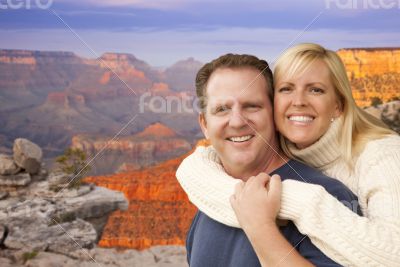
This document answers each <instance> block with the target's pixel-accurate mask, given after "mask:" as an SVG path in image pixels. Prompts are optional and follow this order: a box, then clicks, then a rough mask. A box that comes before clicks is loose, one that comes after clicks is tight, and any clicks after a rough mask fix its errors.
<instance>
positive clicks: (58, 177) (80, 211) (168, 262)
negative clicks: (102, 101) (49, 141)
mask: <svg viewBox="0 0 400 267" xmlns="http://www.w3.org/2000/svg"><path fill="white" fill-rule="evenodd" d="M14 147H17V148H16V149H14V156H11V155H1V156H0V173H1V175H0V185H1V189H0V266H2V267H6V266H22V265H24V266H32V267H34V266H35V267H36V266H37V267H39V266H99V264H101V265H103V264H104V266H138V264H139V265H141V266H171V267H172V266H186V263H185V261H186V260H185V250H184V248H183V247H174V246H170V247H153V248H150V249H148V250H146V251H142V252H139V251H134V250H127V251H116V250H106V249H102V248H97V246H96V243H97V241H98V239H99V238H100V236H101V235H102V232H103V228H104V225H105V223H106V221H107V219H108V216H109V215H110V214H111V213H112V212H114V211H116V210H126V209H127V208H128V202H127V201H126V199H125V197H124V195H123V193H121V192H116V191H113V190H110V189H106V188H102V187H97V186H95V185H94V184H84V185H82V186H80V187H79V188H68V187H67V185H68V183H69V182H70V181H71V179H73V178H74V177H72V176H70V175H67V174H65V173H49V174H48V173H47V171H46V170H45V169H44V166H43V164H42V162H41V160H40V159H41V153H42V152H41V148H40V147H38V146H37V145H36V144H34V143H32V142H30V141H29V140H26V139H17V140H15V143H14ZM16 154H18V155H16ZM13 158H14V159H13ZM21 158H22V160H21ZM15 159H18V160H19V162H16V161H15ZM29 159H34V160H35V164H36V163H38V164H39V169H38V170H36V171H35V172H34V173H29V172H27V169H25V168H28V169H29V168H31V165H30V164H27V165H26V161H29ZM20 162H23V164H21V163H20ZM55 185H63V186H62V187H58V188H57V189H58V191H57V190H56V191H54V190H53V189H54V188H55V187H54V186H55Z"/></svg>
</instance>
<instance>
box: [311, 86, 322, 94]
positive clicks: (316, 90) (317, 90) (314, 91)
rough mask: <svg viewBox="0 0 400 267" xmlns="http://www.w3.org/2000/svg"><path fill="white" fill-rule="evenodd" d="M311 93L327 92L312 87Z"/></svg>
mask: <svg viewBox="0 0 400 267" xmlns="http://www.w3.org/2000/svg"><path fill="white" fill-rule="evenodd" d="M310 92H311V93H313V94H322V93H324V92H325V91H324V90H323V89H321V88H318V87H311V88H310Z"/></svg>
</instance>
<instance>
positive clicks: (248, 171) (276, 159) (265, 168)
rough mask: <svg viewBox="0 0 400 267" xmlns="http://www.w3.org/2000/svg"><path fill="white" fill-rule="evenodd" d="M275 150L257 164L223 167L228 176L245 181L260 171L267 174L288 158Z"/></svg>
mask: <svg viewBox="0 0 400 267" xmlns="http://www.w3.org/2000/svg"><path fill="white" fill-rule="evenodd" d="M277 152H278V153H275V152H274V153H271V155H270V156H269V157H267V158H266V159H265V161H264V162H263V163H262V164H257V166H253V165H251V166H248V167H247V168H243V167H242V166H232V167H231V168H226V167H225V166H224V168H225V171H226V172H227V173H228V174H229V175H230V176H233V177H235V178H237V179H241V180H243V181H245V182H246V181H247V180H248V179H249V178H250V177H251V176H256V175H258V174H260V173H261V172H265V173H268V174H269V173H271V172H273V171H274V170H276V169H278V168H279V167H281V166H282V165H284V164H286V162H287V161H288V160H289V158H288V157H287V156H286V155H285V154H284V153H282V152H281V151H277Z"/></svg>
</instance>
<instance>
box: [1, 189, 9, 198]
mask: <svg viewBox="0 0 400 267" xmlns="http://www.w3.org/2000/svg"><path fill="white" fill-rule="evenodd" d="M7 197H8V192H4V191H0V200H3V199H5V198H7Z"/></svg>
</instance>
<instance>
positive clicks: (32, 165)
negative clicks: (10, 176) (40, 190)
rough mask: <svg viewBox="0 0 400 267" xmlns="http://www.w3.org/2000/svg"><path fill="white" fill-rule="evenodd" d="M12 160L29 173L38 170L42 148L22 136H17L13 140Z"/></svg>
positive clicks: (34, 172)
mask: <svg viewBox="0 0 400 267" xmlns="http://www.w3.org/2000/svg"><path fill="white" fill-rule="evenodd" d="M13 151H14V161H15V163H16V164H17V165H18V166H19V167H21V168H23V169H25V170H26V171H27V172H28V173H30V174H36V173H38V172H39V170H40V167H41V160H42V155H43V153H42V149H41V148H40V147H39V146H38V145H36V144H35V143H32V142H31V141H29V140H27V139H24V138H17V139H15V141H14V147H13Z"/></svg>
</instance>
